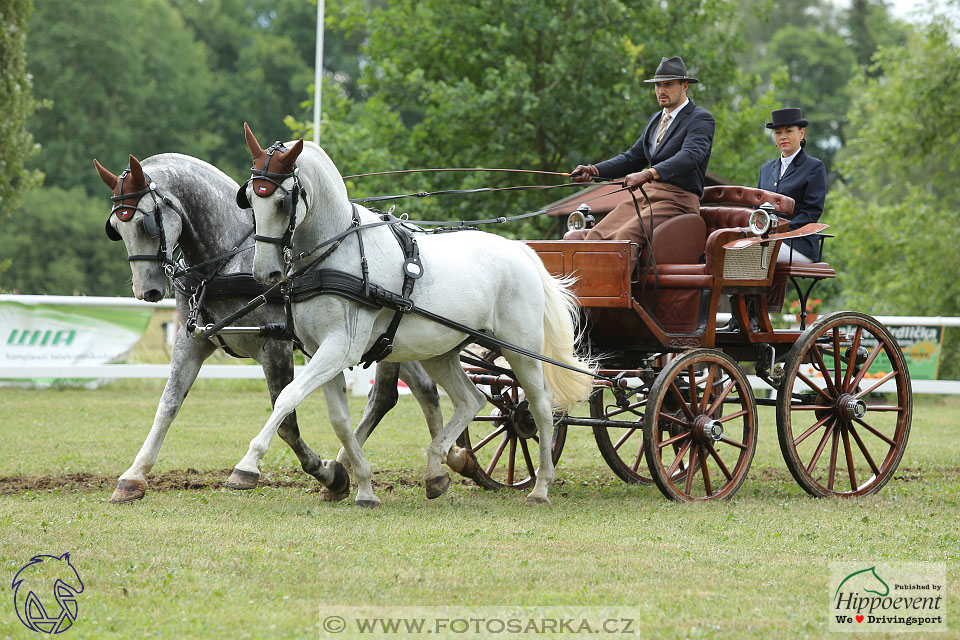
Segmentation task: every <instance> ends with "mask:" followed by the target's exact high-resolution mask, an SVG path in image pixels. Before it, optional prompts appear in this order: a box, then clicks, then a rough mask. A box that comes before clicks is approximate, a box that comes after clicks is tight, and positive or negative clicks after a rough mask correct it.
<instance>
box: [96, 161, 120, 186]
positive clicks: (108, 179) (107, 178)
mask: <svg viewBox="0 0 960 640" xmlns="http://www.w3.org/2000/svg"><path fill="white" fill-rule="evenodd" d="M93 164H95V165H96V167H97V173H99V174H100V179H101V180H103V182H104V184H106V185H107V186H108V187H110V190H111V191H113V190H114V189H116V188H117V182H118V181H119V180H120V178H118V177H117V176H115V175H113V174H112V173H110V172H109V171H108V170H107V169H106V167H104V166H103V165H102V164H100V163H99V162H97V159H96V158H94V159H93Z"/></svg>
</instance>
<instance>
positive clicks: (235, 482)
mask: <svg viewBox="0 0 960 640" xmlns="http://www.w3.org/2000/svg"><path fill="white" fill-rule="evenodd" d="M258 482H260V474H259V473H253V472H252V471H243V470H241V469H234V470H233V473H231V474H230V477H229V478H227V488H228V489H239V490H241V491H246V490H247V489H256V488H257V483H258Z"/></svg>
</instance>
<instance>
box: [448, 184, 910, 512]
mask: <svg viewBox="0 0 960 640" xmlns="http://www.w3.org/2000/svg"><path fill="white" fill-rule="evenodd" d="M793 206H794V202H793V201H792V200H791V199H790V198H788V197H785V196H782V195H779V194H776V193H770V192H767V191H763V190H760V189H752V188H746V187H736V186H733V187H731V186H719V187H716V186H715V187H707V188H706V189H705V191H704V195H703V197H702V200H701V208H700V211H699V213H691V214H687V215H682V216H678V217H676V218H673V219H671V220H669V221H668V222H666V223H664V224H662V225H661V226H659V227H657V228H656V229H655V230H654V232H653V235H652V240H651V242H650V243H649V246H647V247H645V248H644V250H643V252H642V253H640V254H639V255H638V252H637V245H635V244H633V243H630V242H627V241H610V240H607V241H587V240H584V239H582V238H583V235H584V233H585V231H583V230H576V229H574V230H572V231H571V232H570V233H568V234H567V236H566V237H565V239H564V240H553V241H549V240H547V241H530V242H528V243H527V244H528V245H529V246H531V247H532V248H533V249H534V250H535V251H536V252H537V254H538V255H539V256H540V258H541V259H542V260H543V262H544V265H545V266H546V267H547V269H548V270H549V271H550V272H551V273H553V274H554V275H558V276H575V277H576V278H577V282H576V284H575V292H576V294H577V297H578V298H579V301H580V304H581V307H582V315H583V324H584V327H585V333H586V337H587V344H588V346H589V349H590V351H591V354H592V356H593V357H594V358H596V359H597V360H598V362H599V364H600V368H599V371H598V374H597V377H596V379H595V381H594V389H593V392H592V393H591V395H590V398H589V403H588V404H589V415H580V414H583V413H585V412H584V411H581V412H573V413H571V414H566V415H556V416H555V422H554V428H553V439H552V453H553V460H554V462H556V461H557V460H558V459H559V458H560V455H561V452H562V450H563V446H564V442H565V439H566V435H567V428H568V427H571V426H585V427H590V428H592V429H593V434H594V437H595V439H596V442H597V446H598V448H599V450H600V454H601V455H602V456H603V458H604V460H605V461H606V462H607V464H608V465H609V466H610V468H611V469H612V470H613V472H614V473H615V474H616V475H617V476H619V477H620V478H621V479H623V480H624V481H625V482H628V483H638V484H652V483H655V484H656V485H657V487H658V488H659V489H660V491H661V492H663V494H664V495H665V496H667V497H668V498H671V499H673V500H678V501H691V500H711V499H723V498H729V497H731V496H732V495H734V493H735V492H736V491H737V490H738V489H739V488H740V486H741V485H742V484H743V482H744V480H745V479H746V476H747V473H748V471H749V469H750V464H751V461H752V459H753V456H754V452H755V450H756V444H757V437H758V418H759V416H758V410H757V407H758V406H771V407H775V409H776V424H777V432H778V436H779V442H780V449H781V451H782V453H783V457H784V460H785V462H786V464H787V467H788V468H789V470H790V472H791V474H792V475H793V477H794V478H795V480H796V481H797V483H798V484H799V485H800V486H801V487H802V488H803V489H804V490H806V491H807V492H808V493H810V494H812V495H814V496H820V497H826V496H841V497H849V496H859V495H868V494H871V493H874V492H876V491H878V490H880V489H881V488H882V487H883V486H884V485H885V484H886V483H887V482H888V481H889V480H890V479H891V477H892V476H893V474H894V472H895V471H896V468H897V465H898V464H899V462H900V460H901V458H902V456H903V453H904V449H905V447H906V444H907V439H908V436H909V433H910V423H911V410H912V395H911V387H910V376H909V372H908V370H907V365H906V361H905V359H904V357H903V354H902V352H901V350H900V348H899V346H898V344H897V342H896V340H895V339H894V338H893V336H892V335H891V334H890V332H889V331H888V330H887V329H886V328H885V327H884V326H883V325H882V324H880V323H879V322H878V321H877V320H875V319H873V318H871V317H870V316H868V315H866V314H863V313H857V312H848V311H842V312H837V313H833V314H830V315H828V316H826V317H822V318H820V319H819V320H817V321H816V322H814V323H813V324H812V326H809V327H807V326H805V325H806V322H805V320H806V314H805V312H802V315H801V318H800V327H799V328H796V327H792V328H787V329H777V328H774V323H773V322H772V321H771V314H776V313H777V312H779V311H780V308H781V307H782V304H783V299H784V295H785V290H786V287H787V283H788V282H789V283H791V284H792V285H793V286H794V287H795V289H796V292H797V295H798V297H799V298H800V308H801V310H802V309H804V308H805V302H806V300H807V298H808V296H809V295H810V293H811V291H812V289H813V287H814V286H815V285H816V284H817V283H818V282H820V281H821V280H823V279H827V278H833V277H835V273H834V270H833V268H831V266H830V265H829V264H827V263H825V262H818V263H800V262H794V261H792V260H791V261H789V262H777V255H778V251H779V247H780V244H781V242H783V240H784V239H785V238H787V237H796V236H797V235H809V234H816V235H818V236H819V237H820V243H821V247H822V244H823V242H824V239H825V238H827V237H829V236H827V235H825V234H823V233H822V231H823V229H824V228H826V225H808V226H807V227H805V228H803V229H801V230H797V231H792V232H787V227H788V226H789V218H790V216H791V214H792V212H793ZM573 218H574V219H576V220H577V221H578V224H574V225H573V226H574V227H576V226H582V224H583V221H584V216H583V215H582V212H581V213H579V214H578V213H574V214H573ZM726 296H730V298H729V299H730V304H731V311H732V316H733V318H734V319H735V320H736V321H735V322H734V323H731V325H729V326H728V327H720V328H718V326H717V320H716V318H717V311H718V307H719V306H720V303H721V300H722V299H723V298H725V297H726ZM462 361H463V362H464V368H465V370H466V371H467V372H468V376H469V377H470V379H471V380H472V381H473V382H474V383H475V384H477V385H478V388H480V389H481V391H482V392H483V393H484V395H485V396H486V398H487V400H488V402H489V405H492V408H490V406H488V407H487V408H485V409H484V410H483V411H481V412H480V413H479V414H478V415H477V416H476V417H475V418H474V420H473V421H472V422H471V424H470V426H469V428H468V429H467V430H466V431H465V432H464V433H463V435H462V436H461V438H460V440H459V444H460V445H461V446H464V447H469V448H470V449H471V450H472V451H473V453H474V455H476V456H477V459H478V462H479V469H478V470H477V472H476V474H475V475H474V480H475V481H476V482H477V483H478V484H480V485H481V486H484V487H486V488H491V489H493V488H501V487H515V488H522V487H527V486H530V485H531V484H532V483H533V480H534V478H535V474H536V468H535V466H534V462H533V460H534V458H533V457H532V456H531V452H530V447H531V446H533V447H534V448H536V446H537V444H536V443H531V442H530V441H531V440H536V437H537V432H536V428H535V425H534V424H533V420H532V418H531V416H530V413H529V411H528V410H527V407H526V401H525V399H524V393H523V390H522V388H521V386H520V384H519V383H518V381H517V379H516V377H515V376H513V375H512V372H511V370H510V369H509V367H508V366H503V363H502V361H500V360H498V359H497V353H496V350H487V349H482V348H478V347H474V348H472V349H471V348H468V349H467V350H466V351H465V352H464V356H463V357H462ZM747 367H749V369H750V370H751V374H752V375H748V370H747ZM753 376H755V379H753V380H752V379H751V378H752V377H753ZM756 379H759V380H761V381H763V382H765V383H766V385H767V386H769V387H770V388H772V389H773V391H774V394H775V397H771V398H767V397H756V396H755V394H754V390H753V387H754V385H753V384H752V383H753V382H754V381H755V380H756Z"/></svg>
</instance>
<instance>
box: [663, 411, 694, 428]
mask: <svg viewBox="0 0 960 640" xmlns="http://www.w3.org/2000/svg"><path fill="white" fill-rule="evenodd" d="M660 419H661V420H662V419H666V420H669V421H670V422H672V423H674V424H678V425H680V426H681V427H683V428H684V429H686V428H689V426H690V423H689V422H685V421H683V420H681V419H680V418H678V417H676V416H674V415H671V414H669V413H663V412H661V413H660ZM691 420H692V418H691Z"/></svg>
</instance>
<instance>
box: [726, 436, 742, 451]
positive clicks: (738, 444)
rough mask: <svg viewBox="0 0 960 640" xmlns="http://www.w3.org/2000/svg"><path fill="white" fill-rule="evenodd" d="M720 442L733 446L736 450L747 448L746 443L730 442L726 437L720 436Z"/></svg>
mask: <svg viewBox="0 0 960 640" xmlns="http://www.w3.org/2000/svg"><path fill="white" fill-rule="evenodd" d="M720 442H723V443H725V444H729V445H733V446H734V447H736V448H738V449H746V448H747V443H746V442H737V441H735V440H731V439H730V438H728V437H726V436H721V437H720Z"/></svg>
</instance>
